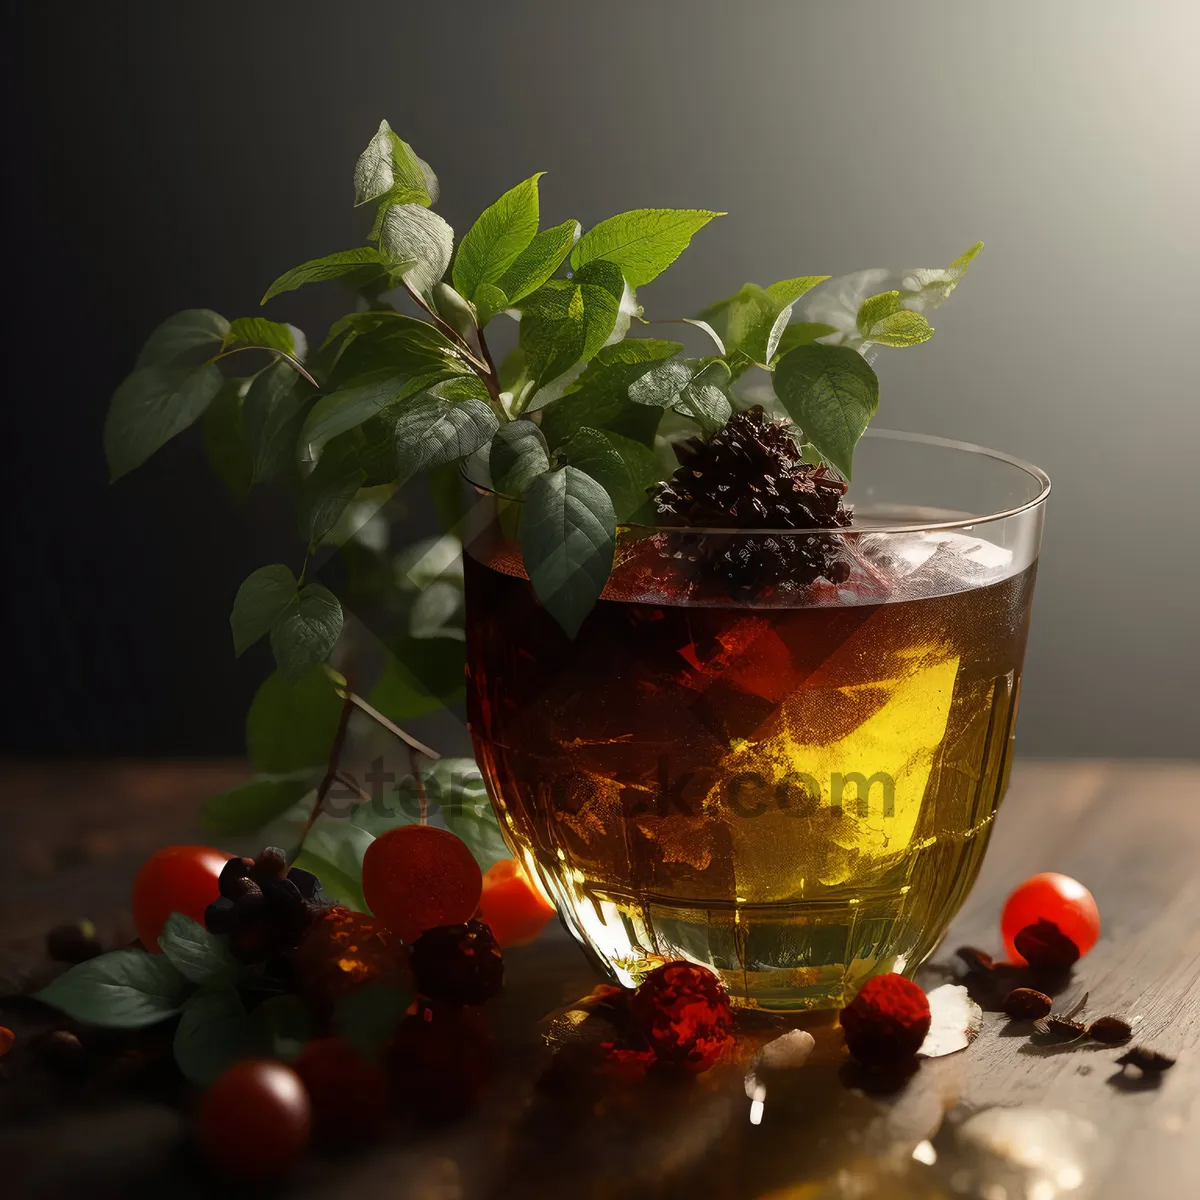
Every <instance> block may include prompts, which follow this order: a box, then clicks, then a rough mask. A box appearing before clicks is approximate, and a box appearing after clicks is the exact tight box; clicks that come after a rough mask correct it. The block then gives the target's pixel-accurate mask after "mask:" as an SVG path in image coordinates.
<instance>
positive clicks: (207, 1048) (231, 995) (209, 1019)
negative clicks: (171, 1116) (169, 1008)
mask: <svg viewBox="0 0 1200 1200" xmlns="http://www.w3.org/2000/svg"><path fill="white" fill-rule="evenodd" d="M251 1049H252V1038H251V1032H250V1023H249V1021H248V1019H247V1017H246V1010H245V1008H244V1007H243V1006H242V1001H241V999H240V997H239V996H238V994H237V992H236V991H235V990H234V989H233V988H232V987H222V988H213V989H212V990H208V989H205V990H203V991H200V992H197V993H196V994H195V995H194V996H193V997H192V998H191V999H190V1000H189V1001H188V1002H187V1003H186V1004H185V1005H184V1006H183V1015H182V1016H181V1017H180V1018H179V1026H178V1028H177V1029H176V1030H175V1041H174V1045H173V1050H174V1053H175V1062H176V1065H177V1066H178V1067H179V1070H180V1071H181V1072H182V1074H183V1076H184V1078H185V1079H187V1080H189V1081H190V1082H191V1083H196V1084H199V1085H200V1086H201V1087H207V1086H208V1085H209V1084H210V1083H212V1082H213V1081H214V1080H215V1079H216V1078H217V1077H218V1076H220V1075H221V1074H223V1073H224V1072H225V1070H226V1069H227V1068H229V1067H231V1066H233V1064H234V1063H235V1062H237V1061H238V1060H239V1059H241V1058H245V1057H247V1056H248V1055H249V1054H250V1053H251Z"/></svg>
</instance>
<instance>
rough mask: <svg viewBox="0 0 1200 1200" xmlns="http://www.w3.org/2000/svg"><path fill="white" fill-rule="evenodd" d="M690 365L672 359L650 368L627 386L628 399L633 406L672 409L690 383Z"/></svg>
mask: <svg viewBox="0 0 1200 1200" xmlns="http://www.w3.org/2000/svg"><path fill="white" fill-rule="evenodd" d="M693 374H694V372H693V369H692V367H691V365H690V364H689V363H687V362H685V361H684V360H683V359H681V358H673V359H670V360H668V361H667V362H664V363H661V364H659V365H658V366H655V367H653V368H651V369H650V370H649V371H647V372H646V373H645V374H644V375H642V376H641V377H640V378H639V379H637V380H635V381H634V382H633V383H631V384H630V385H629V398H630V400H632V401H633V402H634V403H635V404H650V405H653V406H654V407H655V408H673V407H674V406H675V404H677V403H678V401H679V395H680V393H681V392H682V391H683V389H684V388H685V387H687V385H688V384H689V383H690V382H691V379H692V375H693Z"/></svg>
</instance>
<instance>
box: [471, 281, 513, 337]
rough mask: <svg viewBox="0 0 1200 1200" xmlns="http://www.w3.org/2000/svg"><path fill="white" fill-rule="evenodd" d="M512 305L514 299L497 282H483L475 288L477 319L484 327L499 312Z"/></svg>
mask: <svg viewBox="0 0 1200 1200" xmlns="http://www.w3.org/2000/svg"><path fill="white" fill-rule="evenodd" d="M511 306H512V301H510V300H509V298H508V297H507V296H506V295H505V294H504V292H503V291H502V290H501V289H500V288H498V287H496V285H495V284H491V283H481V284H480V285H479V287H477V288H476V289H475V320H476V323H477V324H478V325H479V328H480V329H482V328H483V327H484V326H485V325H486V324H487V323H488V322H489V321H490V320H491V319H492V318H493V317H494V316H495V315H496V314H497V313H501V312H503V311H504V310H505V309H506V308H510V307H511Z"/></svg>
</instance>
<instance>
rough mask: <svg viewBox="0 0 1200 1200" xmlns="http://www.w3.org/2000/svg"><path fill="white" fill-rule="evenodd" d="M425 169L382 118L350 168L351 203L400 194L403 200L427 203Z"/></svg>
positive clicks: (358, 203) (430, 199)
mask: <svg viewBox="0 0 1200 1200" xmlns="http://www.w3.org/2000/svg"><path fill="white" fill-rule="evenodd" d="M426 170H427V168H426V167H425V164H424V163H422V161H421V160H420V159H419V158H418V157H417V156H416V154H415V153H414V152H413V148H412V147H411V146H410V145H409V144H408V143H407V142H406V141H403V140H402V139H401V138H400V137H398V136H397V135H396V134H395V133H393V132H392V127H391V126H390V125H389V124H388V123H387V122H386V121H380V122H379V129H378V131H377V132H376V134H375V136H374V137H373V138H372V139H371V140H370V142H368V143H367V148H366V149H365V150H364V151H363V152H362V154H361V155H359V159H358V162H357V163H356V164H355V167H354V203H355V205H356V206H357V205H360V204H369V203H370V202H371V201H372V200H379V199H380V198H382V197H385V196H390V197H396V198H397V200H400V198H401V197H402V198H403V201H402V202H404V203H409V202H413V203H416V204H424V205H428V204H431V203H432V198H431V196H430V188H429V186H428V179H427V176H426ZM430 174H431V175H432V172H430ZM434 186H435V187H436V179H435V180H434Z"/></svg>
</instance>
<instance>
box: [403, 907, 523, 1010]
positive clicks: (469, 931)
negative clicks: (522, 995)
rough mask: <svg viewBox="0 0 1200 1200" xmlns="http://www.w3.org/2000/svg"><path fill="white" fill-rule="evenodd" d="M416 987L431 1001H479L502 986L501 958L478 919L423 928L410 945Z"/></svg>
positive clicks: (497, 948)
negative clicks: (463, 923)
mask: <svg viewBox="0 0 1200 1200" xmlns="http://www.w3.org/2000/svg"><path fill="white" fill-rule="evenodd" d="M412 969H413V975H414V977H415V979H416V983H417V990H418V991H419V992H421V994H422V995H425V996H428V997H429V998H430V999H431V1000H445V1001H449V1002H450V1003H452V1004H482V1003H483V1002H484V1001H485V1000H490V999H491V998H492V997H493V996H496V995H498V994H499V992H500V989H501V988H502V987H503V986H504V959H503V957H502V956H501V954H500V947H499V946H498V945H497V944H496V939H495V938H494V937H493V936H492V931H491V930H490V929H489V928H488V927H487V926H486V925H485V924H484V923H483V922H482V921H468V922H467V923H466V924H465V925H438V926H435V927H434V928H433V929H427V930H426V931H425V932H424V933H423V934H421V936H420V937H419V938H417V940H416V941H415V942H413V947H412Z"/></svg>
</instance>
